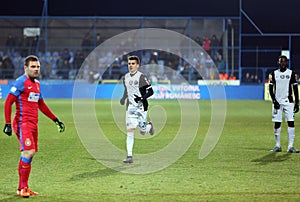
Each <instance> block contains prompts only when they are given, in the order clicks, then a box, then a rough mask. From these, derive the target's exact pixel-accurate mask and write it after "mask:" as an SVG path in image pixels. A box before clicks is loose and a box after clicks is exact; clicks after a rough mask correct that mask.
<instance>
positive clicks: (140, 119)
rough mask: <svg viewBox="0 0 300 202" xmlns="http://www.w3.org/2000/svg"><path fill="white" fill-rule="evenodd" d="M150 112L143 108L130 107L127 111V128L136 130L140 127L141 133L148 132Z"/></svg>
mask: <svg viewBox="0 0 300 202" xmlns="http://www.w3.org/2000/svg"><path fill="white" fill-rule="evenodd" d="M147 114H148V111H144V108H143V106H141V107H136V106H133V105H129V106H128V109H127V111H126V128H127V130H128V129H135V128H136V127H137V126H139V127H140V130H141V131H146V125H147V124H146V121H147Z"/></svg>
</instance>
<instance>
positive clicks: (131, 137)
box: [126, 132, 134, 156]
mask: <svg viewBox="0 0 300 202" xmlns="http://www.w3.org/2000/svg"><path fill="white" fill-rule="evenodd" d="M133 143H134V132H127V139H126V149H127V156H132V149H133Z"/></svg>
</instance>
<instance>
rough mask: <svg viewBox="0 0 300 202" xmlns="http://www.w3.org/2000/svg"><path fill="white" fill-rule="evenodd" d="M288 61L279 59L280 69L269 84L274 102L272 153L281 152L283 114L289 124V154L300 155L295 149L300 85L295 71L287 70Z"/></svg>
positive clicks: (275, 72) (275, 71) (274, 72)
mask: <svg viewBox="0 0 300 202" xmlns="http://www.w3.org/2000/svg"><path fill="white" fill-rule="evenodd" d="M287 64H288V59H287V57H286V56H284V55H281V56H280V57H279V61H278V65H279V69H277V70H274V71H273V72H272V74H271V80H270V83H269V92H270V96H271V98H272V102H273V108H272V121H273V122H274V135H275V143H276V145H275V147H274V148H273V149H272V150H271V151H272V152H281V151H282V149H281V144H280V132H281V122H282V114H283V113H284V116H285V120H286V121H287V123H288V131H287V132H288V148H287V152H290V153H299V150H297V149H295V148H294V146H293V145H294V139H295V126H294V118H295V113H297V112H298V111H299V94H298V83H297V80H296V74H295V72H294V71H292V70H290V69H288V68H287ZM292 92H294V97H295V103H294V101H293V96H292Z"/></svg>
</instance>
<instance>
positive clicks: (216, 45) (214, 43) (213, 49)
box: [210, 34, 220, 58]
mask: <svg viewBox="0 0 300 202" xmlns="http://www.w3.org/2000/svg"><path fill="white" fill-rule="evenodd" d="M210 42H211V43H210V48H211V49H210V55H211V57H212V58H215V56H217V55H219V53H218V48H219V45H220V42H219V39H218V38H217V36H216V35H215V34H214V35H212V37H211V39H210Z"/></svg>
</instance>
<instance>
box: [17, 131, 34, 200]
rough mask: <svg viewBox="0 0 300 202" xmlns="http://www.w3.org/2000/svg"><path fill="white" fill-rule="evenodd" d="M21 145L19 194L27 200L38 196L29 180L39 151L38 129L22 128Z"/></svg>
mask: <svg viewBox="0 0 300 202" xmlns="http://www.w3.org/2000/svg"><path fill="white" fill-rule="evenodd" d="M18 139H19V143H20V149H21V156H20V160H19V166H18V171H19V186H18V190H17V194H18V195H20V196H21V197H24V198H27V197H29V196H32V195H37V192H33V191H31V190H30V189H29V186H28V180H29V175H30V172H31V162H32V159H33V156H34V154H35V152H36V151H37V128H25V127H21V129H20V135H19V138H18Z"/></svg>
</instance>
